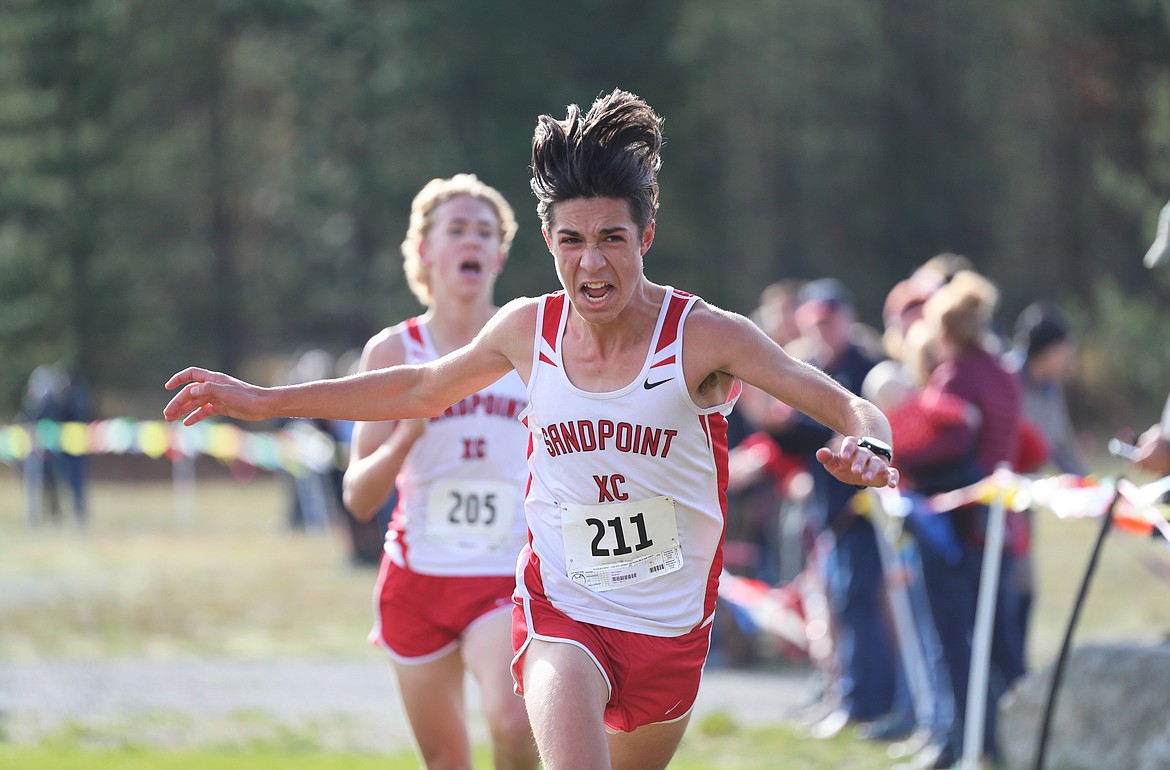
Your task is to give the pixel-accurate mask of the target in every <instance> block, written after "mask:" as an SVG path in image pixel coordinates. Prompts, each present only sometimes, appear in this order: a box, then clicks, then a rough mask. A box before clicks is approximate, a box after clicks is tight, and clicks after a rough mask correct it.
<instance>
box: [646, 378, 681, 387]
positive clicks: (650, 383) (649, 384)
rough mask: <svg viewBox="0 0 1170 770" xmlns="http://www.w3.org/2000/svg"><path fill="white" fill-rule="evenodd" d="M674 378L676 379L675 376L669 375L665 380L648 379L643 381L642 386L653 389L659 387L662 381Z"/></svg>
mask: <svg viewBox="0 0 1170 770" xmlns="http://www.w3.org/2000/svg"><path fill="white" fill-rule="evenodd" d="M673 379H674V378H673V377H667V378H666V379H665V380H659V381H658V382H650V380H646V381H645V382H643V383H642V387H643V388H645V389H646V390H651V389H653V388H657V387H658V386H659V385H661V384H662V383H664V382H670V381H671V380H673Z"/></svg>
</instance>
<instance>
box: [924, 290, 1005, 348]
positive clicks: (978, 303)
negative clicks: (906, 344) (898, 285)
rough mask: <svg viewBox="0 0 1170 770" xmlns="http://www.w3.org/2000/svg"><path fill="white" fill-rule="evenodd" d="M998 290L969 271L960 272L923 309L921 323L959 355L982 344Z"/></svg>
mask: <svg viewBox="0 0 1170 770" xmlns="http://www.w3.org/2000/svg"><path fill="white" fill-rule="evenodd" d="M998 304H999V290H998V289H996V288H995V285H994V284H992V283H991V281H989V280H987V279H986V278H984V277H983V276H982V275H979V274H978V273H976V272H974V271H973V270H960V271H959V272H957V273H955V276H954V277H953V278H952V279H951V280H950V282H949V283H947V284H945V285H944V286H942V287H940V288H939V290H938V291H936V292H935V293H934V294H933V295H931V297H930V299H928V300H927V301H926V305H925V306H924V307H923V316H924V318H925V320H926V321H927V322H928V323H929V324H930V325H931V327H933V328H934V329H936V330H937V331H938V333H939V334H941V335H942V337H943V338H944V339H945V340H946V341H947V343H948V344H949V345H950V346H951V348H952V349H953V350H954V352H955V354H956V355H963V354H965V353H968V352H970V351H971V350H974V349H976V348H977V347H979V346H981V345H982V344H983V341H984V338H985V336H986V333H987V331H988V330H989V329H990V327H991V317H992V315H993V314H994V313H995V308H996V305H998Z"/></svg>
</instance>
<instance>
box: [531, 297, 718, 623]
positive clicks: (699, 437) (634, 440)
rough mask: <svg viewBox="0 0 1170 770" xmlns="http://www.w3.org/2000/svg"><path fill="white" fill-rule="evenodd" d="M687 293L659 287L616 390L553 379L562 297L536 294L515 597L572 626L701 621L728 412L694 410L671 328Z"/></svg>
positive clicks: (713, 580)
mask: <svg viewBox="0 0 1170 770" xmlns="http://www.w3.org/2000/svg"><path fill="white" fill-rule="evenodd" d="M697 299H698V298H697V297H695V296H693V295H690V294H686V293H684V292H680V291H677V290H674V289H669V288H668V290H667V294H666V298H665V300H664V301H663V304H662V308H661V310H660V311H659V316H658V321H657V324H656V327H655V329H654V335H653V338H652V341H651V344H650V348H649V354H648V356H647V359H646V361H645V362H644V363H643V365H642V370H641V371H640V372H639V373H638V376H637V377H636V378H635V379H634V381H633V382H631V383H630V384H629V385H626V386H625V387H623V388H621V389H619V390H615V391H610V392H605V393H592V392H588V391H584V390H581V389H580V388H577V387H576V386H574V385H573V384H572V383H571V382H570V381H569V378H568V376H567V375H566V374H565V368H564V364H563V360H562V357H561V355H562V347H561V341H562V338H563V335H564V331H565V326H566V323H567V319H568V313H569V307H570V305H569V302H568V301H567V299H566V297H565V294H564V292H563V291H562V292H557V293H554V294H550V295H546V296H544V297H542V298H541V300H540V308H539V311H538V316H537V324H536V327H537V328H536V340H535V345H534V351H533V366H532V376H531V377H530V378H529V382H528V400H529V407H528V410H527V412H526V413H525V417H526V422H527V424H528V427H529V430H530V431H531V435H532V438H531V441H530V443H529V456H528V465H529V468H530V470H531V473H530V475H529V491H528V496H527V502H526V507H527V513H528V529H529V535H528V544H527V545H526V546H525V548H524V551H523V552H522V554H521V557H520V561H519V563H518V565H517V592H518V593H519V595H520V596H521V598H526V599H534V598H535V599H537V600H547V601H549V602H551V603H552V605H553V606H555V607H556V608H557V609H559V610H560V611H561V612H563V613H565V614H566V615H568V616H569V617H571V618H573V619H574V620H577V621H579V622H583V623H591V624H594V625H601V626H606V627H609V628H616V629H619V630H623V631H631V632H634V633H641V634H649V635H652V636H660V637H673V636H680V635H682V634H684V633H686V632H688V631H690V630H693V629H694V628H695V627H697V626H700V625H705V624H707V623H710V622H711V620H712V619H713V613H714V610H715V598H716V592H717V589H718V581H719V573H720V570H721V568H722V562H723V556H722V545H723V535H724V530H725V525H726V512H727V495H726V489H727V420H726V419H725V416H726V415H727V413H728V412H729V411H730V410H731V407H732V405H733V404H734V403H735V400H736V399H737V398H738V396H739V390H740V384H739V383H738V382H737V383H736V385H735V387H734V388H733V391H732V395H731V397H730V398H729V399H728V400H727V402H726V403H724V404H721V405H719V406H716V407H711V408H701V407H699V406H696V405H695V403H694V402H693V401H692V400H691V397H690V393H689V392H688V390H687V385H686V381H685V379H684V377H683V367H682V349H683V345H682V342H683V341H682V330H683V323H684V321H685V320H686V316H687V314H688V313H689V312H690V310H691V308H692V307H693V306H694V303H695V301H696V300H697Z"/></svg>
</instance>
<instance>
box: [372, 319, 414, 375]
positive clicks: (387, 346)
mask: <svg viewBox="0 0 1170 770" xmlns="http://www.w3.org/2000/svg"><path fill="white" fill-rule="evenodd" d="M405 360H406V346H405V345H404V344H403V342H402V328H401V326H400V325H394V326H389V327H387V328H385V329H383V330H382V331H380V332H378V333H377V334H375V335H374V336H373V337H370V339H369V341H368V342H366V346H365V347H364V348H363V349H362V360H361V369H362V371H364V372H366V371H369V370H371V369H382V368H385V367H387V366H397V365H398V364H401V363H403V362H404V361H405Z"/></svg>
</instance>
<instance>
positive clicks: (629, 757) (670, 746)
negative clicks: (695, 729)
mask: <svg viewBox="0 0 1170 770" xmlns="http://www.w3.org/2000/svg"><path fill="white" fill-rule="evenodd" d="M690 718H691V717H690V715H689V714H688V715H687V716H686V717H685V718H683V719H680V720H678V721H677V722H660V723H658V724H653V725H643V726H642V727H639V728H638V729H636V730H634V731H633V732H632V733H611V734H610V735H609V736H608V737H609V751H610V756H611V757H612V758H613V770H663V768H665V767H666V766H667V765H668V764H670V759H671V757H673V756H674V752H675V751H677V750H678V744H679V742H681V741H682V737H683V733H684V732H686V729H687V722H689V721H690Z"/></svg>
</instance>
